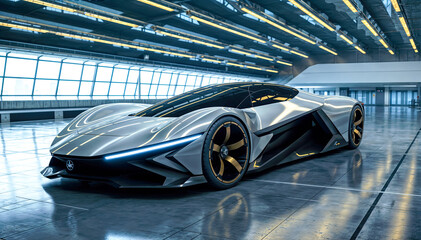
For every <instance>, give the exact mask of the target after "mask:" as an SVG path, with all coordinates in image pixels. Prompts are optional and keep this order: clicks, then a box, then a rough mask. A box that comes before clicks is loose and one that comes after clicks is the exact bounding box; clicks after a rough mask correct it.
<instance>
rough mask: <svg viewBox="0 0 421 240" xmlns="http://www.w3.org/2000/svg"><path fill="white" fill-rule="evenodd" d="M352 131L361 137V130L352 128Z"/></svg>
mask: <svg viewBox="0 0 421 240" xmlns="http://www.w3.org/2000/svg"><path fill="white" fill-rule="evenodd" d="M354 133H355V134H357V135H358V137H360V138H361V132H360V131H358V130H357V129H354Z"/></svg>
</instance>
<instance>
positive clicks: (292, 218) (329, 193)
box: [0, 107, 421, 240]
mask: <svg viewBox="0 0 421 240" xmlns="http://www.w3.org/2000/svg"><path fill="white" fill-rule="evenodd" d="M67 122H68V120H64V121H36V122H22V123H12V124H7V125H6V124H2V125H1V127H0V153H1V154H0V238H3V239H7V240H9V239H351V238H354V239H421V134H419V135H418V133H419V131H420V127H421V113H420V112H419V111H417V110H415V109H410V108H406V107H390V108H383V107H367V110H366V124H365V132H364V139H363V143H362V145H361V146H360V148H359V149H357V150H346V149H344V150H338V151H334V152H331V153H328V154H323V155H320V156H317V157H313V158H312V159H308V160H306V161H301V162H297V163H294V164H288V165H285V166H281V167H278V168H275V169H272V170H270V171H267V172H265V173H264V174H259V175H252V176H247V177H246V179H244V180H243V181H242V182H241V183H240V184H239V185H238V186H236V187H234V188H232V189H229V190H225V191H214V190H212V189H210V188H208V187H207V186H206V185H201V186H196V187H191V188H187V189H173V190H130V191H121V190H117V189H113V188H111V187H108V186H105V185H101V184H91V185H89V186H86V185H83V184H80V183H79V182H77V181H73V180H60V179H57V180H48V179H45V178H43V177H42V176H41V175H40V174H39V171H40V169H42V168H43V167H44V166H46V165H47V164H48V162H49V153H48V147H49V145H50V143H51V141H52V139H53V137H54V135H56V134H57V133H58V132H59V130H60V129H61V128H63V127H64V126H65V125H66V123H67Z"/></svg>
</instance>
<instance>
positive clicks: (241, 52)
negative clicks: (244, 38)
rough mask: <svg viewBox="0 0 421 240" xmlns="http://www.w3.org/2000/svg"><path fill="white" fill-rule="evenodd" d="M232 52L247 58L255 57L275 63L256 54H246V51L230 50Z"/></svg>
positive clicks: (271, 59)
mask: <svg viewBox="0 0 421 240" xmlns="http://www.w3.org/2000/svg"><path fill="white" fill-rule="evenodd" d="M230 51H231V52H234V53H239V54H244V55H247V56H253V57H256V58H260V59H263V60H267V61H271V62H272V61H273V58H270V57H266V56H262V55H259V54H255V53H249V52H245V51H241V50H237V49H230Z"/></svg>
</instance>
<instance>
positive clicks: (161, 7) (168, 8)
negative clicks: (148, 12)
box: [137, 0, 175, 12]
mask: <svg viewBox="0 0 421 240" xmlns="http://www.w3.org/2000/svg"><path fill="white" fill-rule="evenodd" d="M137 1H139V2H142V3H144V4H148V5H150V6H154V7H157V8H160V9H162V10H165V11H168V12H174V11H175V9H172V8H170V7H166V6H164V5H162V4H159V3H156V2H153V1H149V0H137Z"/></svg>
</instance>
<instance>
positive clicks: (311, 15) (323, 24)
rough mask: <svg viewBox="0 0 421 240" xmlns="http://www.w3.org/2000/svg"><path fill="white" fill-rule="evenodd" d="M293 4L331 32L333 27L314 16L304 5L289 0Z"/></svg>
mask: <svg viewBox="0 0 421 240" xmlns="http://www.w3.org/2000/svg"><path fill="white" fill-rule="evenodd" d="M289 2H291V3H292V4H294V6H296V7H297V8H299V9H300V10H301V11H303V12H304V13H306V14H307V15H308V16H310V17H311V18H313V19H314V20H316V21H317V22H318V23H320V24H321V25H322V26H323V27H325V28H327V29H328V30H329V31H331V32H333V31H335V29H333V28H332V27H331V26H329V25H328V24H327V23H326V22H325V21H323V20H321V19H320V18H319V17H317V16H315V15H314V14H313V13H311V12H310V11H309V10H307V9H306V8H305V7H303V6H302V5H300V4H299V3H297V2H296V1H295V0H289Z"/></svg>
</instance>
